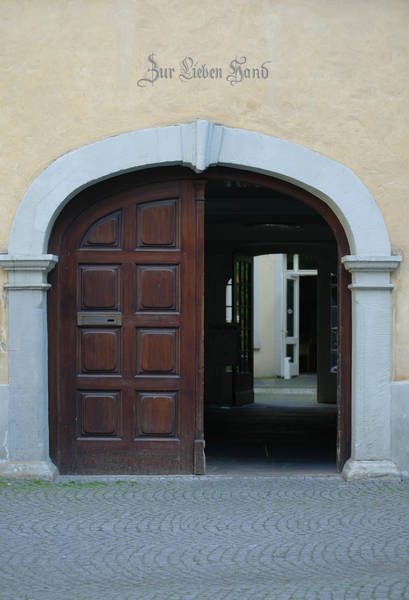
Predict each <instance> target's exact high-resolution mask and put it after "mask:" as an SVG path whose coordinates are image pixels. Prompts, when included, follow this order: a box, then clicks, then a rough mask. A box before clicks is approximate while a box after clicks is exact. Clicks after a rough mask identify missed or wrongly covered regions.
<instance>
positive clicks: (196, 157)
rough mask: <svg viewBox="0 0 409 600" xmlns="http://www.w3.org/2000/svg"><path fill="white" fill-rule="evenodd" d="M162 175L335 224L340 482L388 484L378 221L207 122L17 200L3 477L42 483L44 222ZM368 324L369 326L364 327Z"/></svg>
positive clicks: (292, 165)
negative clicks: (180, 171) (208, 172)
mask: <svg viewBox="0 0 409 600" xmlns="http://www.w3.org/2000/svg"><path fill="white" fill-rule="evenodd" d="M165 165H185V166H188V167H190V168H192V169H194V170H195V171H196V172H201V171H203V170H205V169H206V168H207V167H208V166H212V165H221V166H228V167H232V168H240V169H245V170H249V171H255V172H258V173H264V174H266V175H271V176H274V177H276V178H278V179H282V180H285V181H288V182H291V183H294V184H295V185H297V186H298V187H300V188H303V189H305V190H307V191H310V192H311V193H313V194H314V195H315V196H317V197H318V198H320V199H321V200H323V201H324V202H325V203H326V204H327V205H328V206H329V207H330V208H331V210H332V211H333V212H334V213H335V214H336V216H337V217H338V219H339V221H340V223H341V224H342V226H343V228H344V230H345V233H346V236H347V238H348V242H349V246H350V248H351V252H352V254H351V255H349V256H344V257H343V259H342V261H343V263H344V265H345V267H346V268H347V269H348V270H349V271H351V273H352V284H351V286H350V289H351V292H352V323H353V329H352V456H351V459H350V460H349V461H348V462H347V464H346V465H345V467H344V476H345V477H346V478H347V479H350V478H355V477H361V476H372V475H374V476H377V475H392V476H393V475H398V471H397V467H396V465H395V464H394V463H393V461H392V453H391V429H390V396H391V389H390V388H391V385H390V361H391V357H390V342H391V331H390V321H391V301H390V291H391V289H392V287H393V286H392V285H391V284H390V272H391V271H392V270H394V269H395V268H396V267H397V266H398V264H399V262H400V260H401V259H400V257H397V256H392V255H391V249H390V243H389V238H388V233H387V230H386V226H385V223H384V221H383V218H382V215H381V212H380V210H379V208H378V206H377V205H376V202H375V200H374V199H373V197H372V196H371V194H370V192H369V191H368V190H367V188H366V187H365V186H364V185H363V184H362V182H361V181H360V180H359V179H358V178H357V177H356V176H355V175H354V174H353V173H352V172H351V171H350V170H349V169H347V168H346V167H344V166H343V165H341V164H339V163H337V162H335V161H332V160H330V159H328V158H326V157H324V156H322V155H320V154H317V153H315V152H313V151H311V150H308V149H306V148H303V147H300V146H297V145H296V144H292V143H289V142H285V141H283V140H279V139H276V138H272V137H269V136H266V135H261V134H258V133H254V132H248V131H243V130H239V129H230V128H227V127H224V126H222V125H215V124H212V123H209V122H207V121H197V122H194V123H190V124H184V125H176V126H170V127H161V128H154V129H146V130H142V131H137V132H133V133H127V134H122V135H119V136H115V137H111V138H108V139H105V140H101V141H98V142H95V143H93V144H90V145H88V146H85V147H82V148H79V149H77V150H74V151H72V152H69V153H67V154H65V155H64V156H62V157H60V158H59V159H57V160H56V161H55V162H53V163H52V164H51V165H50V166H49V167H48V168H47V169H46V170H45V171H44V172H43V173H41V174H40V176H39V177H38V178H37V179H36V180H35V181H34V182H33V184H32V185H31V186H30V188H29V189H28V191H27V193H26V195H25V196H24V198H23V200H22V202H21V204H20V206H19V209H18V211H17V214H16V217H15V219H14V223H13V226H12V230H11V234H10V240H9V248H8V254H4V255H1V256H0V264H1V265H2V266H3V268H4V269H6V270H7V271H8V273H9V279H8V283H7V284H6V286H5V287H6V289H7V290H8V296H9V300H8V303H9V339H10V348H9V350H10V352H9V356H10V359H9V360H10V365H9V367H10V384H9V398H10V402H9V411H8V415H9V417H8V449H7V451H8V457H9V458H8V460H7V462H5V464H4V465H3V467H2V469H1V473H3V474H4V475H7V476H24V477H28V476H32V477H42V478H45V479H47V478H48V479H51V478H53V477H54V476H55V474H56V469H55V467H54V465H53V464H52V463H51V461H50V459H49V448H48V364H47V347H46V340H47V301H46V293H45V292H46V291H47V289H48V287H49V284H48V283H47V273H48V271H49V270H51V269H52V268H53V266H54V265H55V263H56V261H57V260H58V257H56V256H53V255H49V254H46V252H47V244H48V239H49V235H50V232H51V229H52V227H53V225H54V223H55V220H56V218H57V216H58V215H59V213H60V212H61V210H62V209H63V208H64V206H65V205H66V204H67V203H68V202H69V201H70V199H71V198H72V197H73V196H74V195H75V194H77V193H78V192H79V191H80V190H81V189H84V188H86V187H88V186H89V185H91V184H93V183H96V182H98V181H102V180H104V179H106V178H108V177H112V176H115V175H118V174H121V173H126V172H130V171H135V170H138V169H142V168H143V169H146V168H149V167H157V166H165ZM368 324H373V326H372V325H371V326H368Z"/></svg>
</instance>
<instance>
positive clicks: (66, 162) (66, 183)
mask: <svg viewBox="0 0 409 600" xmlns="http://www.w3.org/2000/svg"><path fill="white" fill-rule="evenodd" d="M165 165H186V166H189V167H191V168H192V169H194V170H195V171H198V172H201V171H203V170H204V169H206V168H207V167H208V166H211V165H223V166H227V167H233V168H240V169H246V170H248V171H256V172H258V173H264V174H266V175H271V176H273V177H277V178H279V179H283V180H285V181H289V182H291V183H294V184H295V185H297V186H299V187H301V188H303V189H305V190H308V191H310V192H311V193H313V194H314V195H316V196H317V197H318V198H321V199H322V200H324V202H326V203H327V204H328V206H329V207H330V208H331V209H332V210H333V211H334V213H335V214H336V215H337V217H338V218H339V220H340V222H341V224H342V225H343V227H344V229H345V233H346V235H347V238H348V241H349V244H350V249H351V252H352V253H353V254H354V255H355V254H359V255H363V256H365V255H366V256H374V255H377V256H389V255H390V243H389V237H388V233H387V230H386V226H385V223H384V220H383V217H382V214H381V212H380V210H379V208H378V206H377V204H376V202H375V200H374V199H373V197H372V196H371V194H370V192H369V190H368V189H367V188H366V187H365V186H364V185H363V183H362V182H361V181H360V180H359V179H358V178H357V177H356V175H354V174H353V173H352V171H350V170H349V169H348V168H347V167H345V166H344V165H341V164H340V163H337V162H335V161H333V160H331V159H329V158H326V157H325V156H322V155H321V154H318V153H317V152H313V151H312V150H308V149H307V148H303V147H301V146H298V145H297V144H293V143H290V142H286V141H283V140H280V139H277V138H273V137H270V136H267V135H262V134H259V133H254V132H251V131H243V130H241V129H231V128H228V127H223V126H222V125H215V124H213V123H209V122H207V121H203V120H199V121H196V122H194V123H188V124H184V125H172V126H169V127H158V128H155V129H144V130H141V131H136V132H132V133H125V134H121V135H118V136H114V137H110V138H107V139H105V140H100V141H98V142H94V143H92V144H89V145H87V146H83V147H82V148H78V149H77V150H73V151H72V152H68V153H67V154H64V155H63V156H61V157H60V158H58V159H57V160H56V161H54V162H53V163H52V164H51V165H50V166H49V167H47V168H46V169H45V171H43V172H42V173H41V174H40V175H39V176H38V177H37V179H36V180H35V181H34V182H33V183H32V184H31V186H30V187H29V189H28V190H27V193H26V194H25V196H24V198H23V200H22V202H21V204H20V206H19V208H18V210H17V213H16V217H15V219H14V222H13V226H12V230H11V233H10V240H9V252H10V253H11V254H27V255H30V256H31V255H32V254H34V255H38V254H45V253H46V252H47V244H48V238H49V235H50V232H51V229H52V226H53V225H54V222H55V219H56V218H57V216H58V214H59V213H60V211H61V210H62V209H63V207H64V206H65V205H66V204H67V203H68V202H69V200H70V199H71V198H72V197H73V196H74V195H75V194H77V193H78V192H79V191H80V190H81V189H83V188H85V187H87V186H89V185H91V184H93V183H95V182H97V181H102V180H103V179H106V178H108V177H112V176H114V175H119V174H121V173H126V172H129V171H135V170H137V169H143V168H147V167H157V166H165Z"/></svg>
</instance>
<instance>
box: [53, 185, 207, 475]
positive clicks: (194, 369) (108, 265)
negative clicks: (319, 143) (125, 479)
mask: <svg viewBox="0 0 409 600" xmlns="http://www.w3.org/2000/svg"><path fill="white" fill-rule="evenodd" d="M202 187H203V186H201V184H194V183H193V182H191V181H179V182H178V181H176V182H171V183H158V184H154V185H149V186H145V187H137V188H133V189H131V190H128V191H125V192H121V193H119V194H116V195H113V196H110V197H109V198H105V199H102V200H99V201H98V202H96V203H94V204H93V205H92V206H91V207H90V208H89V209H87V210H85V211H82V212H80V214H76V215H75V216H74V218H72V215H71V217H69V218H67V217H66V218H65V221H64V219H63V222H62V224H60V226H59V227H57V228H56V233H55V235H54V242H53V243H54V246H55V245H57V248H56V250H57V253H58V254H59V256H60V259H59V264H58V268H57V269H56V272H55V274H54V275H53V280H52V281H51V283H52V284H53V286H52V289H51V297H50V321H49V328H50V369H52V375H51V379H50V405H51V430H52V436H51V440H52V449H51V450H52V456H53V458H54V460H55V462H56V463H57V465H58V466H59V468H60V471H61V472H62V473H142V474H156V473H192V472H198V473H200V472H203V467H204V465H203V441H202V440H203V435H202V425H201V414H200V411H201V400H202V399H201V387H202V382H201V373H202V368H201V360H202V358H201V355H202V352H201V335H202V334H201V328H202V323H201V319H202V303H203V293H202V292H203V290H202V284H201V282H202V278H203V265H202V246H203V239H202V227H203V202H202V201H203V193H202V190H201V188H202Z"/></svg>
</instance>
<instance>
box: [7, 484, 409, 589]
mask: <svg viewBox="0 0 409 600" xmlns="http://www.w3.org/2000/svg"><path fill="white" fill-rule="evenodd" d="M408 506H409V482H408V481H403V482H393V483H391V482H385V481H373V482H372V481H370V482H350V483H345V482H344V481H343V480H342V479H341V478H340V477H238V476H236V477H210V476H206V477H156V478H155V477H141V478H135V479H134V480H132V481H130V480H120V481H117V482H112V481H109V482H102V481H90V482H88V483H82V482H78V481H75V482H73V483H70V482H69V481H67V480H65V481H64V482H59V483H57V484H51V483H50V484H45V483H29V482H21V483H17V482H1V483H0V528H1V543H0V544H1V545H0V580H1V585H0V599H1V600H205V599H206V600H207V599H209V600H277V599H278V600H281V599H284V600H287V599H292V600H298V599H306V598H307V599H311V600H312V599H314V600H315V599H316V600H341V599H342V600H356V599H369V598H370V599H379V600H387V599H392V600H394V599H402V598H403V599H409V568H408V567H409V535H408V526H409V511H408Z"/></svg>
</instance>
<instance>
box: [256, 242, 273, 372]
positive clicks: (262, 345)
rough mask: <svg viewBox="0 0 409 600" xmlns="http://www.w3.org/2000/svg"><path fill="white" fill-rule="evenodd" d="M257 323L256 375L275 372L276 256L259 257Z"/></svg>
mask: <svg viewBox="0 0 409 600" xmlns="http://www.w3.org/2000/svg"><path fill="white" fill-rule="evenodd" d="M257 270H258V274H257V278H258V283H259V285H258V290H257V295H256V300H257V307H256V306H255V307H254V308H255V309H257V313H258V316H257V325H258V341H259V350H256V351H255V352H254V376H255V377H272V376H273V374H274V365H273V357H274V256H272V255H271V254H266V255H265V256H258V257H257Z"/></svg>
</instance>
